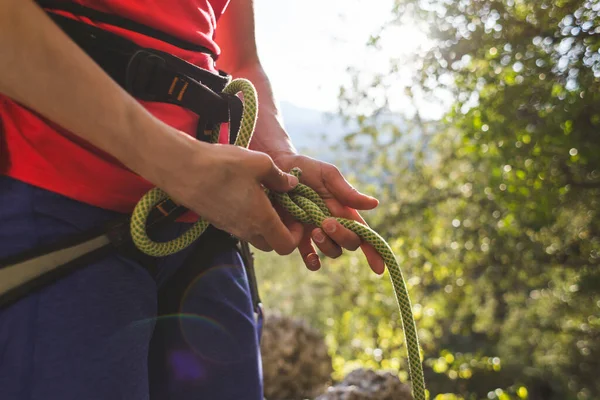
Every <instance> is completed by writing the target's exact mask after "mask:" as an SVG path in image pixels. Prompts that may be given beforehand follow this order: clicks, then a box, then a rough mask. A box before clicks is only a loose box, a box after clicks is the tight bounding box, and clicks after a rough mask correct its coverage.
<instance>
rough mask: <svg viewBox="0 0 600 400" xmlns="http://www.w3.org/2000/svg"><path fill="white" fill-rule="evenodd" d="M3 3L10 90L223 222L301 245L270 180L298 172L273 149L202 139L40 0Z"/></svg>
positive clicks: (280, 247) (0, 37) (268, 242)
mask: <svg viewBox="0 0 600 400" xmlns="http://www.w3.org/2000/svg"><path fill="white" fill-rule="evenodd" d="M0 10H1V11H0V55H1V56H0V93H3V94H5V95H7V96H9V97H11V98H13V99H15V100H17V101H19V102H20V103H22V104H24V105H26V106H28V107H30V108H31V109H33V110H35V111H37V112H39V113H40V114H42V115H44V116H45V117H47V118H48V119H50V120H52V121H54V122H55V123H57V124H59V125H61V126H63V127H64V128H66V129H68V130H70V131H71V132H73V133H74V134H76V135H78V136H80V137H82V138H83V139H85V140H87V141H88V142H90V143H91V144H93V145H95V146H97V147H98V148H100V149H102V150H104V151H106V152H108V153H109V154H111V155H113V156H115V157H116V158H117V159H119V160H120V161H121V162H122V163H123V164H125V165H126V166H127V167H129V168H130V169H131V170H133V171H135V172H137V173H138V174H140V175H141V176H143V177H144V178H146V179H148V180H149V181H150V182H152V183H154V184H156V185H157V186H160V187H161V188H163V189H164V190H166V191H167V192H168V193H169V194H170V195H171V196H173V198H174V199H175V200H176V201H178V202H179V203H181V204H183V205H185V206H186V207H188V208H190V209H191V210H193V211H195V212H196V213H198V214H199V215H201V216H203V217H205V218H206V219H207V220H208V221H209V222H211V223H213V224H214V225H216V226H217V227H219V228H221V229H224V230H226V231H228V232H230V233H232V234H234V235H236V236H238V237H240V238H242V239H245V240H248V241H251V242H253V243H254V244H255V245H257V246H258V247H262V248H270V247H272V248H274V249H275V250H277V251H278V252H280V253H282V254H285V253H289V252H291V251H293V249H294V248H295V247H296V245H297V241H298V239H295V238H294V237H293V234H292V232H291V231H290V230H289V229H288V228H287V227H285V226H284V225H283V223H282V222H281V220H280V219H279V217H278V215H277V213H276V212H275V210H274V209H273V208H272V206H271V204H270V203H269V201H268V199H267V198H266V196H265V194H264V192H263V190H262V187H261V184H264V185H266V186H267V187H271V188H272V189H275V190H281V191H285V190H289V189H290V188H291V187H292V186H293V184H294V182H295V181H296V182H297V180H296V179H295V178H293V177H292V178H291V181H290V179H289V178H290V176H289V175H287V174H283V173H282V172H281V171H280V170H279V169H278V168H277V167H275V165H274V164H273V162H272V160H271V159H270V158H269V157H267V156H265V155H264V154H261V153H257V152H252V151H249V150H245V149H240V148H236V147H234V146H217V145H211V144H207V143H202V142H199V141H197V140H195V139H194V138H192V137H190V136H188V135H186V134H184V133H182V132H180V131H178V130H176V129H173V128H171V127H170V126H168V125H166V124H164V123H162V122H161V121H159V120H158V119H157V118H155V117H153V116H152V115H151V114H150V113H148V112H147V111H146V110H145V109H144V108H143V107H142V106H141V105H140V104H139V103H138V102H137V101H136V100H135V99H133V98H132V97H131V96H130V95H129V94H127V93H126V92H125V91H124V90H122V89H121V88H120V87H119V86H118V85H117V84H116V83H115V82H114V81H112V79H111V78H110V77H109V76H108V75H106V74H105V73H104V71H103V70H102V69H101V68H100V67H99V66H97V65H96V64H95V63H94V62H93V61H92V60H91V59H90V58H89V57H88V56H87V55H86V54H85V53H84V52H83V51H82V50H81V49H79V47H77V46H76V45H75V44H74V43H73V42H72V41H71V40H70V39H69V38H68V37H67V36H66V35H65V34H63V32H62V31H61V30H60V29H59V28H58V27H57V26H56V25H55V24H54V23H53V22H52V20H51V19H50V18H49V17H48V16H46V15H45V13H44V11H43V10H41V9H40V8H39V7H38V6H37V5H36V4H35V3H34V2H33V1H32V0H0ZM207 171H211V173H207ZM296 236H297V235H296Z"/></svg>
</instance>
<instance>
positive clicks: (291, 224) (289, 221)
mask: <svg viewBox="0 0 600 400" xmlns="http://www.w3.org/2000/svg"><path fill="white" fill-rule="evenodd" d="M273 207H275V211H277V214H279V217H280V218H281V220H282V221H283V224H284V225H285V226H286V227H287V228H288V230H289V231H290V232H291V233H292V236H293V238H294V242H295V243H300V241H301V240H302V237H303V236H304V224H303V223H302V222H300V221H298V220H297V219H295V218H294V217H293V216H292V215H291V214H290V213H288V212H287V211H286V210H285V209H284V208H283V207H281V205H279V204H277V203H276V204H274V205H273Z"/></svg>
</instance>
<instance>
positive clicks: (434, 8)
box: [269, 0, 600, 400]
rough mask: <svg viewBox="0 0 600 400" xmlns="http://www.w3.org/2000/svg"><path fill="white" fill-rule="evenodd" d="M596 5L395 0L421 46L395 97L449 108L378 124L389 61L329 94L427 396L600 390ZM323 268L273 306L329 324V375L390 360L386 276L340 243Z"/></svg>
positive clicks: (394, 348) (393, 347)
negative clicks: (410, 324) (423, 35)
mask: <svg viewBox="0 0 600 400" xmlns="http://www.w3.org/2000/svg"><path fill="white" fill-rule="evenodd" d="M599 13H600V3H597V2H592V1H583V0H580V1H574V0H553V1H551V0H540V1H535V2H528V1H524V0H458V1H447V0H420V1H417V0H396V4H395V7H394V10H393V16H394V21H393V23H402V22H403V21H405V20H406V18H415V19H416V20H418V21H421V22H422V23H424V24H426V25H427V26H428V27H429V29H430V37H431V38H432V39H434V40H435V45H434V46H433V47H432V48H431V49H430V50H428V51H427V52H425V53H423V54H420V55H419V57H417V59H416V60H415V62H417V63H418V65H419V66H420V68H419V70H420V71H421V73H420V74H419V75H418V76H416V77H415V79H414V83H413V85H412V86H411V87H409V88H407V95H408V96H412V97H418V96H427V97H430V98H434V97H435V96H436V95H437V94H439V93H444V94H445V95H446V96H451V99H452V107H451V109H450V110H449V111H448V113H447V114H446V115H445V117H444V118H443V119H442V120H439V121H427V120H424V119H423V118H421V117H420V115H419V114H418V113H417V114H415V115H414V116H413V117H412V118H409V119H406V120H403V121H402V122H401V123H398V120H397V119H396V120H394V119H390V118H389V115H390V110H389V109H388V104H389V102H387V101H385V100H383V101H382V100H381V94H380V92H381V89H382V88H385V82H393V81H394V79H393V77H394V76H395V75H396V74H399V73H401V67H400V66H399V64H398V63H399V62H400V61H398V60H392V62H391V65H390V71H389V73H388V74H385V75H381V76H374V77H372V80H370V81H368V80H366V79H365V76H364V74H363V73H361V72H360V71H357V72H356V79H355V80H354V85H353V86H351V87H347V88H344V90H343V91H342V93H341V102H340V104H341V110H342V111H343V112H344V114H345V115H346V117H347V118H348V119H349V120H353V121H356V122H357V124H358V126H359V129H357V130H356V132H353V133H352V134H351V135H349V136H348V138H347V142H346V146H347V151H349V152H352V154H353V157H352V158H351V159H349V160H348V159H347V160H345V164H344V165H345V166H346V169H347V170H352V171H354V172H355V174H354V175H355V176H354V179H356V180H357V181H358V182H360V186H361V187H365V186H366V185H369V187H370V188H371V190H372V191H373V192H374V193H376V194H377V195H378V196H379V197H380V199H381V200H382V206H381V207H379V208H380V209H379V210H378V211H377V212H376V213H372V214H369V221H370V223H371V224H372V225H373V226H374V227H375V228H376V230H378V231H379V232H380V233H381V234H382V236H384V237H386V238H394V240H392V245H393V247H394V250H395V251H396V253H397V255H398V257H399V260H400V261H401V265H402V267H403V269H404V270H405V275H406V276H407V279H408V283H409V290H410V291H411V295H412V296H413V303H414V305H415V314H416V316H417V318H418V321H417V325H418V327H419V328H420V336H421V341H422V345H423V349H424V352H425V364H426V366H427V368H426V373H427V381H428V386H429V389H430V390H431V392H432V395H433V397H434V398H440V399H441V398H444V395H443V394H444V393H453V394H455V395H456V396H460V397H459V398H465V399H480V398H489V399H494V398H498V399H512V398H515V399H516V398H529V399H535V400H537V399H544V400H545V399H551V400H554V399H566V400H569V399H592V398H600V381H598V379H597V376H598V371H600V361H599V360H600V269H599V263H600V216H599V215H598V212H599V211H598V210H599V209H600V207H599V206H600V136H598V135H599V130H600V52H599V49H600V26H599V22H600V16H599ZM407 40H408V39H407ZM370 43H371V45H372V46H374V48H377V46H378V37H376V36H375V37H373V38H372V39H371V40H370ZM402 62H404V61H402ZM375 87H376V88H377V93H378V94H377V96H378V97H377V101H374V100H375V98H374V96H375V95H374V94H373V93H374V92H375V91H374V89H375ZM388 89H389V90H397V88H393V87H392V86H390V87H389V88H388ZM384 97H385V96H384ZM365 103H368V104H373V103H376V104H380V105H381V106H380V107H377V108H375V109H373V108H370V109H369V108H368V107H365V106H364V104H365ZM365 110H367V111H365ZM357 154H359V155H360V157H358V156H356V155H357ZM331 264H333V265H330V266H329V267H328V270H327V271H326V272H325V273H323V274H321V276H320V277H318V278H314V279H316V280H317V281H318V282H317V283H316V284H314V286H310V287H306V286H297V289H296V290H297V291H298V292H299V293H298V295H300V292H302V295H303V296H302V302H303V303H302V304H301V303H299V302H294V301H290V300H289V299H288V301H289V307H288V308H289V311H293V312H300V313H301V314H303V315H306V316H308V317H309V319H311V320H312V321H313V322H314V323H315V324H316V325H318V326H319V327H320V328H321V329H323V330H324V331H325V332H327V334H328V340H329V343H330V345H331V346H332V349H333V352H334V353H336V356H335V357H334V363H335V367H336V368H337V370H338V371H341V370H342V369H343V368H346V369H347V368H349V367H351V366H353V365H358V364H360V365H366V366H373V367H379V368H397V367H402V366H403V365H404V364H403V363H404V361H403V360H402V359H399V358H397V357H396V356H397V355H398V354H404V350H403V349H402V337H401V334H400V333H399V331H398V329H399V328H400V326H399V321H398V318H397V317H396V311H395V308H394V307H395V304H394V302H393V300H392V297H391V292H390V290H389V288H388V287H387V286H388V285H385V286H383V283H382V282H379V281H378V280H377V279H373V278H372V277H370V276H369V275H368V273H367V271H364V270H366V268H365V267H364V265H363V263H362V262H361V261H359V260H358V259H357V258H356V256H355V255H349V256H346V257H345V258H342V259H340V260H336V262H334V263H331ZM269 279H272V278H269ZM307 279H308V278H307ZM382 287H385V289H383V290H382ZM324 297H325V298H326V299H329V301H327V302H325V301H323V298H324ZM307 298H309V300H307ZM314 298H316V299H317V300H315V299H314ZM311 307H315V308H311ZM316 307H318V308H316ZM391 316H392V317H391ZM390 317H391V323H390V322H389V321H390ZM399 351H400V353H398V352H399ZM394 357H396V358H394ZM436 396H439V397H436ZM447 398H452V397H450V395H448V397H447ZM453 398H456V397H453Z"/></svg>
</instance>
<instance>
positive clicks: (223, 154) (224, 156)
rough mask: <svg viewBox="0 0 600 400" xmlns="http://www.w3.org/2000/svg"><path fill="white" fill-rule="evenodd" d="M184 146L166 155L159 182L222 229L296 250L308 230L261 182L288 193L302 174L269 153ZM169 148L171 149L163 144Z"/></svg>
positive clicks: (264, 246)
mask: <svg viewBox="0 0 600 400" xmlns="http://www.w3.org/2000/svg"><path fill="white" fill-rule="evenodd" d="M180 139H183V141H180V143H183V144H184V146H183V149H182V148H181V147H180V148H178V151H177V152H172V154H170V155H169V154H166V155H165V154H163V155H161V156H158V157H160V159H161V160H160V161H159V162H158V163H157V164H158V165H159V166H160V171H154V173H153V174H152V175H153V176H155V177H156V178H155V179H154V183H155V184H157V186H159V187H161V188H162V189H163V190H164V191H165V192H167V193H168V194H169V196H171V197H172V198H173V200H174V201H176V202H177V203H178V204H181V205H183V206H185V207H187V208H189V209H190V210H192V211H194V212H195V213H197V214H198V215H200V216H202V217H203V218H204V219H206V220H207V221H208V222H210V223H211V224H213V225H214V226H216V227H217V228H219V229H222V230H224V231H226V232H229V233H230V234H232V235H234V236H236V237H238V238H240V239H242V240H244V241H248V242H250V243H252V245H254V246H255V247H257V248H259V249H261V250H265V251H269V250H271V249H274V250H275V251H276V252H277V253H279V254H281V255H285V254H290V253H291V252H293V251H294V250H295V249H296V247H297V246H298V244H299V242H300V238H301V235H302V229H301V228H298V227H295V226H289V227H288V226H286V225H285V224H284V223H283V222H282V220H281V218H280V217H279V214H278V213H277V212H276V211H275V209H274V208H273V206H272V204H271V202H270V200H269V198H268V197H267V195H266V193H265V192H264V190H263V187H262V186H261V185H264V186H265V187H266V188H269V189H272V190H274V191H278V192H286V191H289V190H291V189H292V188H293V187H294V186H296V185H297V183H298V179H297V178H296V177H294V176H293V175H290V174H287V173H284V172H283V171H281V170H280V169H279V168H277V167H276V166H275V164H274V163H273V160H272V159H271V157H269V156H268V155H266V154H264V153H260V152H256V151H252V150H247V149H243V148H240V147H236V146H229V145H215V144H207V143H203V142H199V141H196V140H194V139H191V140H188V139H187V138H185V137H180ZM163 152H167V153H168V152H169V150H168V149H163Z"/></svg>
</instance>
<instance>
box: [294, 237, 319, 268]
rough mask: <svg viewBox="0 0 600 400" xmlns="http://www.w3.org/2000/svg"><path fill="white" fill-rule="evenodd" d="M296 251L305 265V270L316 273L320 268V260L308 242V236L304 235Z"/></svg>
mask: <svg viewBox="0 0 600 400" xmlns="http://www.w3.org/2000/svg"><path fill="white" fill-rule="evenodd" d="M298 251H299V252H300V255H301V256H302V260H303V261H304V264H306V268H308V269H309V270H311V271H317V270H319V269H320V268H321V260H319V256H318V255H317V252H316V251H315V248H314V247H313V245H312V243H311V241H310V235H304V237H303V238H302V240H301V241H300V244H299V245H298Z"/></svg>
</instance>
